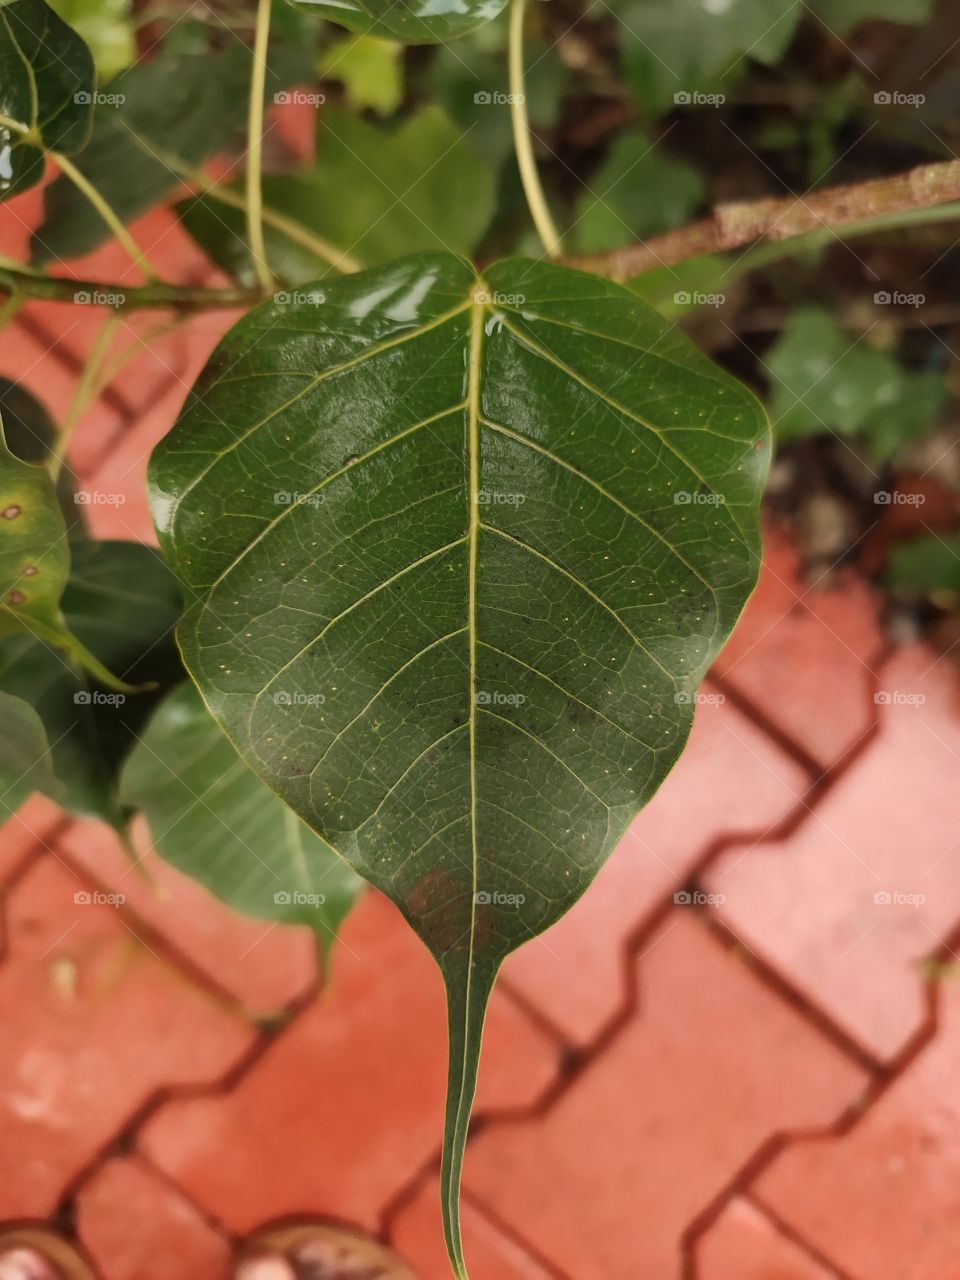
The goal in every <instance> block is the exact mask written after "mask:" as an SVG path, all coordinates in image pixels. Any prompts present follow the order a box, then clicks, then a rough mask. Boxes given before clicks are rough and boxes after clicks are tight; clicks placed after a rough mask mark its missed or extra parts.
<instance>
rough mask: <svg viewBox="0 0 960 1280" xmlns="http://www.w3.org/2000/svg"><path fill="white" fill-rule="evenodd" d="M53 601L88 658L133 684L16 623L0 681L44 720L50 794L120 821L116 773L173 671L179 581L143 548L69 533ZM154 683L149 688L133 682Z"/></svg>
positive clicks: (1, 661) (0, 656)
mask: <svg viewBox="0 0 960 1280" xmlns="http://www.w3.org/2000/svg"><path fill="white" fill-rule="evenodd" d="M71 551H72V560H73V563H72V568H71V573H70V581H69V582H68V584H67V587H66V590H65V591H64V593H63V598H62V600H61V610H62V613H63V616H64V621H65V624H66V626H67V627H68V628H69V630H70V632H71V634H72V635H73V636H75V637H76V638H77V640H78V642H80V643H82V644H83V645H84V647H85V649H86V650H87V651H88V652H89V653H91V654H92V655H94V657H95V658H96V659H97V661H98V662H99V663H100V664H102V665H104V666H107V667H109V668H110V669H111V670H112V671H115V672H116V673H117V675H118V676H122V677H123V678H124V679H125V680H126V681H127V682H129V683H130V684H132V685H135V686H137V687H138V688H140V689H141V691H140V692H136V693H121V692H118V691H117V690H115V689H109V688H105V687H103V686H102V685H98V684H97V682H96V681H94V680H91V679H89V678H88V677H87V676H86V675H85V674H84V672H83V671H82V670H81V669H80V668H79V667H78V666H77V665H76V664H75V663H74V662H72V661H71V660H70V658H69V656H68V655H66V654H64V653H63V652H62V650H61V649H60V648H59V647H58V646H56V645H53V644H47V643H45V642H44V641H42V640H39V639H34V638H33V637H32V636H30V635H28V634H26V633H25V632H20V633H19V634H15V635H9V636H7V637H5V638H4V639H0V690H2V691H4V692H6V693H9V694H16V695H17V696H18V697H21V698H24V699H26V700H27V701H28V702H29V703H30V704H31V706H33V707H34V708H35V709H36V711H37V712H38V714H39V715H40V718H41V720H42V721H43V724H44V727H45V728H46V732H47V737H48V739H49V741H50V747H51V753H52V758H53V768H54V772H55V773H56V775H57V777H59V778H61V779H62V780H63V791H62V793H61V794H59V795H58V796H57V798H58V800H60V802H61V803H62V804H63V805H64V806H65V807H66V808H68V809H72V810H74V811H76V812H78V813H87V814H93V815H95V816H97V817H101V818H103V819H105V820H106V821H108V822H110V823H112V824H114V825H116V826H119V825H121V820H120V813H119V808H118V806H117V802H116V794H115V792H116V775H117V772H118V770H119V767H120V764H121V763H122V761H123V759H124V757H125V756H126V754H127V752H128V751H129V750H130V748H131V746H132V745H133V742H134V741H135V738H136V735H137V734H138V733H139V732H140V730H141V729H142V727H143V723H144V720H145V719H146V717H147V715H148V714H149V712H150V709H151V707H152V706H153V705H154V703H155V701H156V699H157V697H158V696H159V694H160V693H161V692H162V691H163V690H164V689H165V688H169V687H170V686H171V685H172V684H175V683H179V682H180V681H181V680H182V678H183V677H182V672H183V668H182V666H181V664H180V660H179V656H178V654H177V651H176V645H175V643H174V638H173V628H174V625H175V623H176V621H177V618H178V616H179V614H180V612H181V607H182V606H181V596H180V589H179V587H178V585H177V582H176V579H175V578H174V577H173V574H172V573H171V572H170V570H169V569H168V568H167V567H166V565H165V564H164V563H163V561H162V560H161V558H160V556H159V555H158V554H157V552H156V551H155V550H154V549H153V548H152V547H146V546H142V545H140V544H139V543H134V542H78V543H75V544H74V545H73V546H72V548H71ZM147 683H150V684H156V685H157V686H158V688H157V689H156V690H149V689H143V688H142V686H143V685H144V684H147Z"/></svg>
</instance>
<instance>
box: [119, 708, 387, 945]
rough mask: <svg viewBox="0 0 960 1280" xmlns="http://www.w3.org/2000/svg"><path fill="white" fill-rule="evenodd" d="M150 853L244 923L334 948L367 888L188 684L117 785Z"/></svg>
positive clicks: (151, 727) (157, 716)
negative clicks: (256, 769)
mask: <svg viewBox="0 0 960 1280" xmlns="http://www.w3.org/2000/svg"><path fill="white" fill-rule="evenodd" d="M120 800H121V803H122V804H124V805H127V806H131V807H133V808H136V809H142V810H143V813H144V815H145V816H146V819H147V822H148V823H149V825H150V831H151V834H152V836H153V841H154V847H155V848H156V850H157V852H158V853H159V854H160V856H161V857H163V858H165V859H166V860H167V862H169V863H171V864H172V865H173V866H175V867H176V868H177V869H178V870H180V871H182V872H184V874H185V875H188V876H192V877H193V878H194V879H195V880H199V881H200V883H201V884H204V885H206V887H207V888H208V889H209V890H210V891H211V892H212V893H215V894H216V896H217V897H218V898H220V899H222V900H223V901H224V902H226V903H227V904H228V905H229V906H231V907H233V908H234V909H235V910H236V911H242V912H244V913H245V914H247V915H251V916H256V917H257V918H259V919H261V920H278V921H280V922H281V923H283V924H305V925H308V926H309V927H310V928H311V929H313V930H314V931H315V932H316V933H317V935H318V936H319V938H320V940H321V942H322V943H324V944H325V945H326V944H328V943H329V942H330V941H331V940H332V939H333V937H334V936H335V934H336V932H337V929H338V928H339V926H340V924H341V922H342V921H343V919H344V917H345V916H346V914H347V912H348V911H349V910H350V908H351V907H352V906H353V904H354V902H355V901H356V899H357V897H358V895H359V894H360V892H361V890H362V888H363V886H364V881H363V880H361V878H360V877H359V876H358V875H357V874H356V872H354V871H353V870H351V868H350V867H349V866H348V865H347V863H346V862H344V861H343V859H342V858H339V857H338V856H337V855H336V854H335V853H334V852H333V850H332V849H331V848H330V846H329V845H328V844H327V843H326V842H325V841H323V840H321V839H320V837H319V836H318V835H316V834H315V833H314V832H313V831H311V830H310V828H309V827H307V826H305V824H304V823H302V822H301V821H300V819H299V818H298V817H297V816H296V814H295V813H294V812H293V810H292V809H290V808H288V807H287V805H286V804H284V802H283V801H282V800H281V799H280V797H279V796H278V795H277V794H276V793H275V792H273V791H271V790H270V788H269V787H268V786H266V785H265V784H264V783H263V782H261V781H260V779H259V778H258V777H257V776H256V774H254V773H252V772H251V771H250V769H248V768H247V766H246V765H245V764H244V763H243V761H242V760H241V759H240V757H239V756H238V755H237V752H236V751H235V750H234V748H233V747H232V746H231V744H230V742H229V741H228V739H227V738H226V737H225V736H224V734H223V733H222V731H221V730H220V728H219V726H218V725H217V724H216V722H215V721H214V720H213V718H212V717H211V715H210V713H209V712H208V711H207V709H206V707H205V706H204V705H203V699H202V698H201V697H200V695H199V693H198V692H197V690H196V689H195V688H194V686H193V685H192V684H189V683H187V684H182V685H180V686H179V688H177V689H174V690H172V692H171V693H169V694H168V695H167V697H166V698H164V700H163V701H162V702H161V703H160V705H159V706H158V707H157V708H156V710H155V711H154V713H153V715H152V716H151V718H150V721H149V723H148V724H147V726H146V728H145V729H144V731H143V733H142V735H141V738H140V740H139V741H138V742H137V744H136V746H135V747H134V748H133V750H132V751H131V753H130V755H129V757H128V759H127V762H126V764H125V765H124V768H123V773H122V775H121V779H120Z"/></svg>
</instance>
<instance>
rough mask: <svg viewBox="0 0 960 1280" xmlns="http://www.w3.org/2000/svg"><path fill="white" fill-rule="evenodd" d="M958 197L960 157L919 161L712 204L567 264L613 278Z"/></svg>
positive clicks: (932, 204)
mask: <svg viewBox="0 0 960 1280" xmlns="http://www.w3.org/2000/svg"><path fill="white" fill-rule="evenodd" d="M958 197H960V160H950V161H946V162H943V163H938V164H924V165H920V166H919V167H918V168H916V169H911V170H910V171H909V172H908V173H901V174H897V175H896V176H895V177H892V178H876V179H874V180H872V181H870V182H860V183H857V184H855V185H853V186H846V187H828V188H827V189H826V190H824V191H817V192H814V193H813V194H811V195H806V196H787V197H785V198H782V199H781V198H776V197H769V198H766V199H763V200H741V201H736V202H734V203H731V204H722V205H718V206H717V208H716V209H714V211H713V213H712V214H711V215H710V217H709V218H704V219H703V220H702V221H700V222H695V223H692V224H691V225H690V226H689V227H681V228H679V229H678V230H676V231H668V232H666V233H665V234H664V235H662V236H655V237H653V239H650V240H641V241H639V242H638V243H637V244H632V245H627V246H626V247H625V248H623V249H615V250H614V251H613V252H611V253H602V254H593V255H591V256H589V257H580V258H566V259H565V260H564V261H565V262H566V264H567V265H568V266H572V267H579V268H580V269H581V270H583V271H592V272H594V273H595V274H596V275H603V276H609V277H611V278H612V279H614V280H626V279H629V278H630V277H631V276H637V275H640V274H641V273H642V272H644V271H649V270H651V269H652V268H654V267H668V266H674V265H675V264H676V263H678V262H685V261H686V260H687V259H688V258H696V257H699V256H700V255H701V254H705V253H719V252H722V251H723V250H725V249H737V248H739V247H740V246H742V245H745V244H752V243H754V242H755V241H762V240H789V239H790V238H791V237H793V236H800V235H804V234H805V233H806V232H809V231H816V230H822V229H824V228H828V227H829V228H832V229H836V228H839V227H844V226H847V225H849V224H851V223H858V222H865V221H869V219H871V218H876V217H882V216H887V215H890V214H895V213H903V212H904V211H906V210H909V209H926V208H931V207H932V206H934V205H938V204H944V203H946V202H947V201H948V200H955V199H957V198H958Z"/></svg>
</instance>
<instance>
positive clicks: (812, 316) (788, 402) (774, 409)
mask: <svg viewBox="0 0 960 1280" xmlns="http://www.w3.org/2000/svg"><path fill="white" fill-rule="evenodd" d="M766 364H767V367H768V369H769V371H770V374H771V383H770V414H771V418H772V419H773V424H774V429H775V431H776V433H777V436H778V438H779V439H781V440H789V439H792V438H794V437H797V436H807V435H818V434H820V433H821V432H828V431H833V432H836V433H837V434H839V435H845V436H849V435H854V434H856V433H862V434H863V435H864V436H865V437H866V439H867V441H868V443H869V447H870V450H871V453H872V455H873V457H874V459H875V460H876V461H878V462H879V461H883V460H884V459H885V458H887V457H889V456H890V454H892V453H893V452H894V451H895V450H896V449H897V448H898V447H899V446H900V445H901V444H903V443H905V442H906V441H908V440H910V439H912V438H914V437H915V436H917V435H920V434H922V433H923V432H924V431H926V430H932V429H933V428H934V427H935V426H936V425H937V417H938V415H939V413H940V411H941V410H942V408H943V404H944V402H945V400H946V395H947V392H946V388H945V386H944V384H943V381H942V379H941V378H940V377H939V376H937V375H935V374H930V373H911V372H910V371H909V370H907V369H904V368H903V367H902V366H901V365H900V364H898V363H897V361H896V360H895V359H893V357H891V356H889V355H887V354H886V353H884V352H882V351H877V350H876V349H875V348H873V347H870V346H868V345H867V344H866V342H865V341H863V340H861V341H859V342H858V341H857V340H856V339H855V338H852V337H851V336H850V334H848V333H845V332H844V331H843V330H842V329H840V328H839V326H838V325H837V324H836V322H835V321H834V320H833V318H832V317H831V316H830V314H829V313H828V312H826V311H822V310H820V309H819V308H817V307H802V308H799V309H798V310H796V311H794V313H793V314H792V315H791V317H790V320H789V322H788V324H787V325H786V327H785V329H784V331H783V333H782V335H781V336H780V338H779V339H778V340H777V342H776V343H775V344H774V346H773V347H772V348H771V350H770V352H769V354H768V355H767V357H766Z"/></svg>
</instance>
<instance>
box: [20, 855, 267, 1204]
mask: <svg viewBox="0 0 960 1280" xmlns="http://www.w3.org/2000/svg"><path fill="white" fill-rule="evenodd" d="M85 888H86V886H84V885H83V884H82V883H81V882H79V881H78V880H77V879H76V878H75V877H74V876H72V875H71V874H70V873H69V872H67V871H66V870H65V869H64V868H63V867H62V866H60V865H59V864H58V863H56V862H55V861H54V860H53V859H52V858H51V857H46V858H44V859H43V861H42V862H40V863H38V865H37V866H36V867H33V868H31V869H30V870H29V871H28V872H27V874H26V875H25V876H24V877H23V878H22V879H21V880H20V881H19V882H18V883H17V885H16V886H15V887H14V889H13V890H12V892H11V894H10V896H9V899H8V902H7V929H8V936H7V951H6V954H5V958H4V962H3V964H2V965H0V1023H2V1026H3V1028H4V1034H3V1037H2V1038H0V1217H6V1218H15V1217H45V1216H47V1215H48V1214H50V1213H51V1212H52V1210H53V1209H54V1208H55V1207H56V1204H57V1201H58V1199H59V1197H60V1196H61V1195H62V1193H63V1191H64V1188H65V1187H66V1186H67V1184H68V1183H69V1182H70V1180H71V1179H72V1178H74V1177H75V1176H76V1175H77V1173H78V1172H79V1171H80V1170H81V1169H82V1168H83V1167H84V1165H85V1164H86V1163H87V1162H88V1161H89V1160H90V1158H91V1157H92V1156H93V1155H94V1154H95V1153H96V1152H97V1151H98V1150H99V1149H100V1148H101V1147H102V1146H103V1145H104V1144H105V1143H107V1142H109V1141H110V1139H111V1138H113V1137H114V1135H115V1134H116V1133H117V1132H118V1130H119V1129H120V1128H121V1127H122V1126H123V1125H124V1124H125V1123H126V1122H127V1121H128V1119H129V1118H130V1117H131V1116H132V1115H133V1113H134V1112H135V1111H136V1110H137V1108H138V1107H140V1106H141V1105H143V1104H144V1103H145V1102H146V1101H147V1099H148V1098H150V1097H151V1096H152V1095H153V1094H154V1093H155V1091H156V1090H158V1089H160V1088H163V1087H165V1086H178V1085H189V1084H206V1083H208V1082H214V1081H217V1080H219V1079H220V1078H221V1077H222V1076H223V1074H224V1073H225V1072H226V1071H227V1070H228V1069H229V1068H230V1067H231V1066H232V1065H233V1064H234V1063H235V1062H236V1061H237V1059H238V1057H239V1055H240V1054H241V1053H242V1052H243V1051H244V1050H245V1049H246V1048H247V1047H248V1046H249V1044H250V1042H251V1033H250V1030H249V1028H247V1027H246V1026H245V1025H244V1024H242V1023H241V1022H240V1021H239V1020H238V1019H235V1018H232V1017H230V1016H228V1015H227V1014H226V1013H225V1012H223V1011H222V1010H221V1009H220V1008H218V1007H217V1006H216V1005H215V1004H214V1002H213V1001H212V999H210V997H209V996H208V995H206V994H205V993H201V992H199V991H197V990H196V989H194V988H192V987H191V986H190V985H189V984H188V983H187V981H186V980H185V979H184V978H183V977H182V976H181V975H180V974H178V973H176V972H174V971H172V970H171V969H170V968H169V967H168V966H166V965H164V964H163V963H161V962H160V961H159V960H158V959H157V958H156V957H155V956H153V955H152V954H151V953H150V952H149V951H148V950H147V949H146V948H145V947H144V946H143V945H141V944H140V943H138V941H137V940H136V938H135V937H134V936H133V934H132V933H131V932H130V930H129V929H128V928H127V927H126V926H125V924H124V923H123V921H122V919H121V916H120V913H119V912H118V911H117V910H116V908H115V907H111V906H106V905H97V904H94V903H85V902H82V901H80V902H78V901H76V900H75V898H74V895H75V893H77V892H78V891H79V892H83V891H84V890H85Z"/></svg>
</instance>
